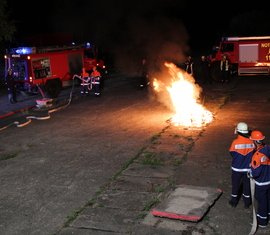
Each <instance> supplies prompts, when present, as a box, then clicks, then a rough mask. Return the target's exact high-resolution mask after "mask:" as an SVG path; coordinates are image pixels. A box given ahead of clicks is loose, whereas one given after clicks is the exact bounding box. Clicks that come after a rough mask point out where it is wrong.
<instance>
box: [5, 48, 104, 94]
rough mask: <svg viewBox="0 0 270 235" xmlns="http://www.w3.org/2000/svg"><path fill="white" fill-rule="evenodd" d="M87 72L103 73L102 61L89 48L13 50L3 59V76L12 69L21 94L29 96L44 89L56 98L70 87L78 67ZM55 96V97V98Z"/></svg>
mask: <svg viewBox="0 0 270 235" xmlns="http://www.w3.org/2000/svg"><path fill="white" fill-rule="evenodd" d="M83 66H84V67H85V68H86V70H87V71H90V70H91V69H92V68H93V66H97V67H98V68H99V69H100V70H101V71H105V65H104V62H103V60H101V59H98V58H97V51H96V50H95V48H94V47H91V45H90V44H80V45H71V46H61V47H59V46H56V47H52V46H50V47H17V48H12V49H10V50H8V51H7V53H6V55H5V73H7V70H8V68H12V70H13V72H14V77H15V81H16V83H17V85H18V87H19V88H20V89H21V90H24V91H28V92H33V91H37V90H38V89H37V85H38V86H44V87H45V90H47V92H48V93H50V94H49V95H50V96H57V95H58V94H59V92H60V90H61V88H62V87H66V86H70V85H72V82H73V76H74V75H75V74H77V75H80V74H81V71H82V67H83ZM59 89H60V90H59ZM56 93H58V94H56Z"/></svg>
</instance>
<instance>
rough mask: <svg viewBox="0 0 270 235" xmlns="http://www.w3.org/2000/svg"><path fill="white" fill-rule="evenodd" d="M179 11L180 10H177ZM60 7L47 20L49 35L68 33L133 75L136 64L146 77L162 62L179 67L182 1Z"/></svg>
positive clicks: (183, 42) (184, 37) (183, 40)
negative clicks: (146, 72)
mask: <svg viewBox="0 0 270 235" xmlns="http://www.w3.org/2000/svg"><path fill="white" fill-rule="evenodd" d="M180 3H181V4H182V5H181V4H180ZM180 3H179V0H155V1H154V0H147V1H145V0H144V1H142V0H136V1H124V0H114V1H105V0H103V1H102V0H100V1H94V2H91V1H83V0H77V1H64V2H63V1H60V0H55V1H54V2H53V4H54V7H53V9H54V13H53V14H52V17H51V19H50V22H51V25H52V27H54V29H55V31H71V32H72V33H73V34H74V35H76V36H77V37H79V38H83V39H84V40H89V39H90V40H93V41H94V42H95V43H96V44H98V45H99V47H100V48H102V49H103V50H104V51H107V52H109V53H110V56H111V57H112V58H113V61H114V66H115V67H116V68H117V69H119V70H121V71H123V72H125V73H130V74H133V73H134V74H136V72H137V70H138V67H139V66H140V63H141V60H142V58H147V60H148V65H149V66H150V70H151V71H152V72H154V71H156V70H158V69H159V67H160V64H162V63H163V62H164V61H172V62H175V63H181V62H183V59H184V53H185V52H186V51H188V49H189V48H188V46H187V42H188V34H187V31H186V29H185V26H184V25H183V23H182V21H181V19H180V18H181V17H180V15H181V12H182V9H184V7H185V4H184V3H185V1H182V2H180Z"/></svg>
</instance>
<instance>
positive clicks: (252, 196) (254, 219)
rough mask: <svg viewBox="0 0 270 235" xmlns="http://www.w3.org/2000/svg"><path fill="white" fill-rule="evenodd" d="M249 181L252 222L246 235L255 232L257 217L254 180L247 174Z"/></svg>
mask: <svg viewBox="0 0 270 235" xmlns="http://www.w3.org/2000/svg"><path fill="white" fill-rule="evenodd" d="M248 177H249V181H250V191H251V200H252V214H253V221H252V227H251V230H250V232H249V234H248V235H254V234H255V233H256V230H257V215H256V208H255V196H254V195H255V180H254V179H253V177H251V175H250V173H248Z"/></svg>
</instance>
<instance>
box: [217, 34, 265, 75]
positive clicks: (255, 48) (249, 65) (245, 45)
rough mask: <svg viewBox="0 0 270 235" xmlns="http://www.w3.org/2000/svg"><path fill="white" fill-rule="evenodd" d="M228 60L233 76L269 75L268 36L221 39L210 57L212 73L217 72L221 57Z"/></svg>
mask: <svg viewBox="0 0 270 235" xmlns="http://www.w3.org/2000/svg"><path fill="white" fill-rule="evenodd" d="M224 54H225V55H226V56H227V57H228V58H229V61H230V63H231V72H232V73H233V74H235V75H239V76H245V75H269V74H270V36H258V37H223V38H222V40H221V42H220V45H219V46H218V47H216V50H215V52H214V55H213V57H212V65H213V68H216V70H215V69H214V70H213V72H214V73H215V72H217V69H218V65H219V64H220V60H221V59H222V56H223V55H224Z"/></svg>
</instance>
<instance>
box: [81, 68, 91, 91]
mask: <svg viewBox="0 0 270 235" xmlns="http://www.w3.org/2000/svg"><path fill="white" fill-rule="evenodd" d="M81 80H82V81H81V94H82V95H84V94H86V95H88V94H89V86H90V85H91V83H90V78H89V73H88V72H86V70H85V68H84V67H83V68H82V73H81Z"/></svg>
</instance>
